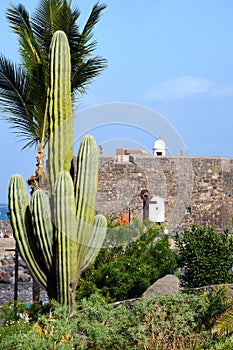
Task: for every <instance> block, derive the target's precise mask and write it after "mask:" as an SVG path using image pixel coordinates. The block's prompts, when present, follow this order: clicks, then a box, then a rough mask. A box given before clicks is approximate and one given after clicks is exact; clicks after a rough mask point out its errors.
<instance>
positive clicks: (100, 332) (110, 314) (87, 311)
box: [0, 294, 232, 350]
mask: <svg viewBox="0 0 233 350" xmlns="http://www.w3.org/2000/svg"><path fill="white" fill-rule="evenodd" d="M214 298H215V296H209V299H207V298H206V295H192V294H178V295H176V296H163V297H156V298H154V299H151V300H146V299H141V300H139V301H136V302H135V303H134V304H133V306H132V307H131V308H130V309H129V308H128V307H127V305H124V304H123V305H120V306H118V307H117V308H115V307H113V305H110V304H107V303H106V301H105V300H104V299H103V298H101V297H100V296H98V295H92V296H91V297H90V298H89V299H85V298H84V299H82V300H81V301H80V302H79V303H78V304H77V308H76V309H75V310H74V311H73V312H72V313H71V314H70V313H69V310H68V308H67V307H66V306H61V305H59V304H57V303H55V302H52V303H51V304H50V305H48V306H47V307H49V309H50V311H49V313H47V314H44V313H43V312H42V313H41V314H37V319H36V320H30V315H31V314H33V312H31V311H30V308H29V310H28V308H25V311H23V310H21V314H20V318H18V319H15V322H14V321H12V322H11V324H10V325H7V326H4V327H1V328H0V333H1V336H0V339H1V340H0V349H9V350H10V349H21V350H27V349H31V350H38V349H53V350H56V349H66V350H68V349H83V350H85V349H88V350H89V349H95V350H98V349H101V350H104V349H106V350H107V349H110V348H111V349H117V350H119V349H126V350H127V349H128V350H132V349H144V350H145V349H146V350H152V349H161V350H181V349H182V350H189V349H190V350H191V349H228V348H227V347H225V345H226V344H231V345H232V341H230V338H228V339H227V340H225V339H221V338H217V337H216V336H212V334H211V330H210V329H209V324H207V325H206V323H205V320H206V316H207V315H210V313H211V310H210V309H211V305H214V304H215V302H214ZM42 311H43V309H42ZM5 313H6V310H5ZM212 313H213V312H212ZM26 315H27V317H26ZM34 315H35V313H34ZM220 345H221V346H220ZM229 349H230V348H229Z"/></svg>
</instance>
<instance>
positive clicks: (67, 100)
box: [48, 31, 73, 193]
mask: <svg viewBox="0 0 233 350" xmlns="http://www.w3.org/2000/svg"><path fill="white" fill-rule="evenodd" d="M70 81H71V60H70V48H69V42H68V39H67V37H66V35H65V33H64V32H62V31H57V32H55V34H54V35H53V38H52V41H51V45H50V82H49V89H48V125H49V147H48V156H49V174H50V185H51V191H52V193H53V189H54V186H55V181H56V175H57V174H58V173H59V172H60V171H61V170H67V171H69V170H70V166H71V162H72V159H73V130H72V99H71V82H70Z"/></svg>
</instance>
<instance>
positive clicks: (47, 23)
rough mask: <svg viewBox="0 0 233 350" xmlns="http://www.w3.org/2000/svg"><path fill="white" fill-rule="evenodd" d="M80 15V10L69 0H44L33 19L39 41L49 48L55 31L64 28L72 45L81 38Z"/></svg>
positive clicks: (33, 26)
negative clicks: (74, 7)
mask: <svg viewBox="0 0 233 350" xmlns="http://www.w3.org/2000/svg"><path fill="white" fill-rule="evenodd" d="M79 16H80V11H79V10H78V9H75V10H72V9H71V8H70V6H69V4H67V1H64V0H42V1H41V2H40V5H39V7H38V8H37V9H36V11H35V14H34V16H33V18H32V21H31V22H32V28H33V32H34V34H35V37H36V38H37V41H38V42H39V43H40V45H42V46H43V47H44V49H45V50H48V49H49V46H50V42H51V39H52V36H53V34H54V33H55V31H57V30H63V31H64V32H65V33H66V35H67V37H68V40H69V43H70V46H71V47H72V45H73V43H74V42H76V41H77V40H78V39H79V27H78V25H77V24H76V22H77V19H78V18H79ZM71 51H72V49H71Z"/></svg>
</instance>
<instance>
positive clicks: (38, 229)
mask: <svg viewBox="0 0 233 350" xmlns="http://www.w3.org/2000/svg"><path fill="white" fill-rule="evenodd" d="M64 55H67V57H69V47H68V45H67V38H66V36H65V34H64V33H63V32H60V31H59V32H56V33H55V34H54V37H53V39H52V42H51V53H50V57H51V74H50V83H51V84H50V87H49V90H48V106H49V108H48V123H49V133H50V136H51V137H50V140H49V175H50V183H51V194H50V197H48V196H47V194H46V193H45V192H44V191H42V190H37V191H36V192H35V193H34V194H33V196H32V199H31V203H30V198H29V195H28V193H27V189H26V186H25V183H24V181H23V179H22V177H21V176H20V175H14V176H12V178H11V180H10V184H9V209H10V214H11V222H12V226H13V230H14V235H15V238H16V240H17V242H18V246H19V250H20V253H21V255H22V258H23V259H24V260H25V262H26V264H27V265H28V268H29V269H30V270H31V272H32V274H33V276H34V278H35V279H36V280H37V281H38V282H39V283H40V284H41V285H42V287H44V288H45V289H46V290H47V292H48V295H49V298H55V299H56V300H57V301H59V302H60V303H62V304H69V305H72V304H73V303H74V296H75V289H76V287H77V283H78V280H79V278H80V275H81V273H82V271H83V270H84V269H86V268H87V267H88V266H89V265H90V264H91V263H93V262H94V259H95V258H96V256H97V254H98V252H99V250H100V248H101V246H102V244H103V241H104V239H105V235H106V227H107V221H106V218H105V217H104V216H102V215H97V216H95V201H96V193H97V183H98V148H97V145H96V142H95V140H94V138H93V137H92V136H85V137H84V138H83V140H82V142H81V145H80V149H79V153H78V157H77V164H78V166H77V174H75V183H74V182H73V179H72V177H71V175H70V167H71V159H72V158H73V153H71V150H72V144H71V143H72V142H71V141H72V140H73V136H72V108H71V93H70V86H69V84H68V83H67V79H68V80H70V73H69V65H70V57H69V59H68V60H67V57H65V58H64V57H63V56H64ZM67 69H68V72H67Z"/></svg>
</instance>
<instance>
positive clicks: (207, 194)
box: [97, 155, 233, 233]
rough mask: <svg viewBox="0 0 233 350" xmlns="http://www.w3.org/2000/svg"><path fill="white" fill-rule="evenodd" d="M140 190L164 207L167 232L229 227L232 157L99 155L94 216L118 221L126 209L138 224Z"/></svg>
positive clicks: (232, 201) (232, 195) (232, 202)
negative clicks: (145, 191) (122, 157)
mask: <svg viewBox="0 0 233 350" xmlns="http://www.w3.org/2000/svg"><path fill="white" fill-rule="evenodd" d="M129 160H131V161H129ZM143 189H147V190H148V191H149V193H150V198H152V199H153V198H156V199H157V200H158V203H159V201H160V200H161V201H162V202H163V205H164V208H162V209H163V210H164V222H165V224H166V226H167V228H168V232H169V233H172V232H175V231H178V230H182V229H185V228H189V227H190V225H191V224H197V225H201V226H209V225H211V226H215V227H216V228H217V229H218V230H223V229H225V228H231V227H232V216H233V158H220V157H191V156H161V157H159V156H141V155H140V156H139V155H136V156H133V157H132V156H129V157H128V158H127V157H125V159H124V161H119V159H117V157H116V156H100V168H99V189H98V195H97V212H100V213H103V214H105V215H107V216H116V217H119V216H122V215H125V214H126V213H127V211H128V208H130V212H131V217H132V218H135V217H137V218H139V219H142V218H143V210H142V208H143V201H142V199H141V198H140V193H141V191H142V190H143ZM154 203H156V202H154ZM151 208H152V207H151ZM154 208H155V207H154ZM157 209H159V210H160V209H161V208H157Z"/></svg>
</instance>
